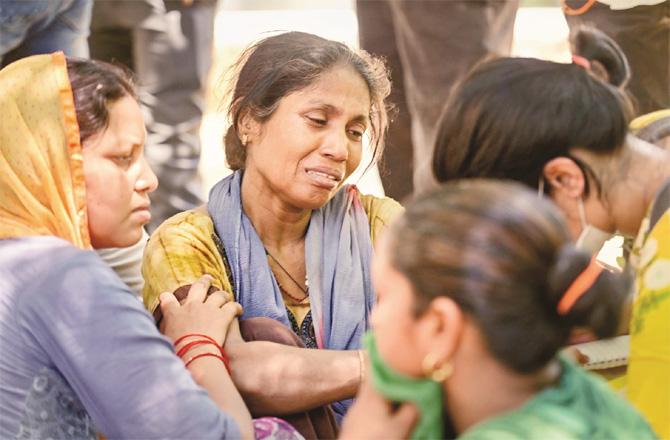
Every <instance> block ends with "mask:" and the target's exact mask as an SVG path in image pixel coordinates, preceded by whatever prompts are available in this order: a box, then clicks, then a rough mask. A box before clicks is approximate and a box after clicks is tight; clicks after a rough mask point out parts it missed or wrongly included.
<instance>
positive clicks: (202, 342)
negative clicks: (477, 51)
mask: <svg viewBox="0 0 670 440" xmlns="http://www.w3.org/2000/svg"><path fill="white" fill-rule="evenodd" d="M198 345H214V346H216V348H218V349H219V353H220V352H221V347H220V346H219V344H217V343H215V342H214V343H213V342H212V341H208V340H206V339H196V340H195V341H191V342H189V343H188V344H186V345H184V346H183V347H182V348H180V349H179V351H178V352H177V356H179V357H183V356H184V355H185V354H186V353H188V351H189V350H191V349H192V348H193V347H197V346H198ZM222 356H223V354H222Z"/></svg>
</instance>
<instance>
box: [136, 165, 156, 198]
mask: <svg viewBox="0 0 670 440" xmlns="http://www.w3.org/2000/svg"><path fill="white" fill-rule="evenodd" d="M156 188H158V177H156V174H155V173H154V172H153V170H152V169H151V167H150V166H149V163H148V162H147V160H146V158H142V172H141V173H140V175H139V177H138V179H137V181H136V182H135V190H136V191H137V192H147V193H150V192H153V191H155V190H156Z"/></svg>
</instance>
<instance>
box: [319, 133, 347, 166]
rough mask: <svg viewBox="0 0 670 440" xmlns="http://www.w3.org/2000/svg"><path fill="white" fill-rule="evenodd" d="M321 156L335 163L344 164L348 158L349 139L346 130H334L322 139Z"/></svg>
mask: <svg viewBox="0 0 670 440" xmlns="http://www.w3.org/2000/svg"><path fill="white" fill-rule="evenodd" d="M321 154H323V155H324V156H326V157H328V158H329V159H331V160H334V161H336V162H344V161H346V160H347V159H348V158H349V138H348V137H347V133H346V130H335V129H333V131H332V132H331V133H330V134H329V136H327V137H326V138H325V139H324V142H323V145H322V147H321Z"/></svg>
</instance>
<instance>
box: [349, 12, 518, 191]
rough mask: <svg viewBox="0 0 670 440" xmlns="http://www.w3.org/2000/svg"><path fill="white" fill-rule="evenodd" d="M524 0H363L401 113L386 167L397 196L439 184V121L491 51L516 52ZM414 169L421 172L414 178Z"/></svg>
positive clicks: (370, 40) (369, 36) (364, 23)
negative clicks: (457, 88) (458, 87)
mask: <svg viewBox="0 0 670 440" xmlns="http://www.w3.org/2000/svg"><path fill="white" fill-rule="evenodd" d="M518 6H519V1H518V0H506V1H500V0H482V1H470V0H452V1H443V0H420V1H417V0H358V1H357V2H356V13H357V16H358V32H359V39H360V45H361V48H363V49H365V50H367V51H369V52H371V53H373V54H375V55H381V56H383V57H385V58H386V59H387V62H388V65H389V68H390V69H391V77H392V80H393V89H392V95H391V102H393V103H394V104H395V105H396V106H397V111H398V114H397V116H396V118H395V120H394V121H393V123H392V124H390V127H389V135H388V140H387V144H388V148H387V150H386V157H385V159H384V162H383V167H382V171H381V176H382V181H383V183H384V189H385V191H386V193H387V194H388V195H390V196H391V197H393V198H394V199H396V200H401V199H402V198H404V197H406V196H408V195H409V194H411V193H412V191H413V190H419V191H420V190H422V189H426V188H429V187H430V186H432V185H434V184H435V180H434V178H433V177H432V173H431V172H430V159H431V153H432V145H433V139H434V137H435V127H436V125H437V119H438V117H439V115H440V111H441V110H442V107H443V106H444V103H445V101H446V100H447V97H448V96H449V92H450V91H451V88H452V87H453V85H454V84H455V83H456V82H457V81H458V80H459V79H460V78H461V77H462V76H463V75H465V74H466V73H467V72H468V71H469V70H470V68H472V66H474V65H475V63H477V61H479V60H481V59H482V58H485V57H487V56H490V55H498V56H504V55H509V54H510V51H511V49H512V36H513V30H514V20H515V18H516V12H517V8H518ZM412 176H413V178H412Z"/></svg>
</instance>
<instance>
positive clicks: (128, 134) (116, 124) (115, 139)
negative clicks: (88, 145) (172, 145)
mask: <svg viewBox="0 0 670 440" xmlns="http://www.w3.org/2000/svg"><path fill="white" fill-rule="evenodd" d="M107 111H108V113H109V124H108V125H107V128H106V129H105V130H104V131H102V132H101V133H99V134H98V135H97V136H93V138H96V140H97V142H93V145H92V146H95V145H99V146H100V147H103V148H105V147H115V146H120V145H119V144H123V145H125V144H130V145H133V144H140V145H141V144H143V143H144V138H145V127H144V119H143V118H142V111H141V109H140V106H139V104H138V103H137V101H136V100H135V99H134V98H131V97H130V96H124V97H122V98H120V99H118V100H116V101H114V102H112V103H110V104H109V105H108V108H107Z"/></svg>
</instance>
